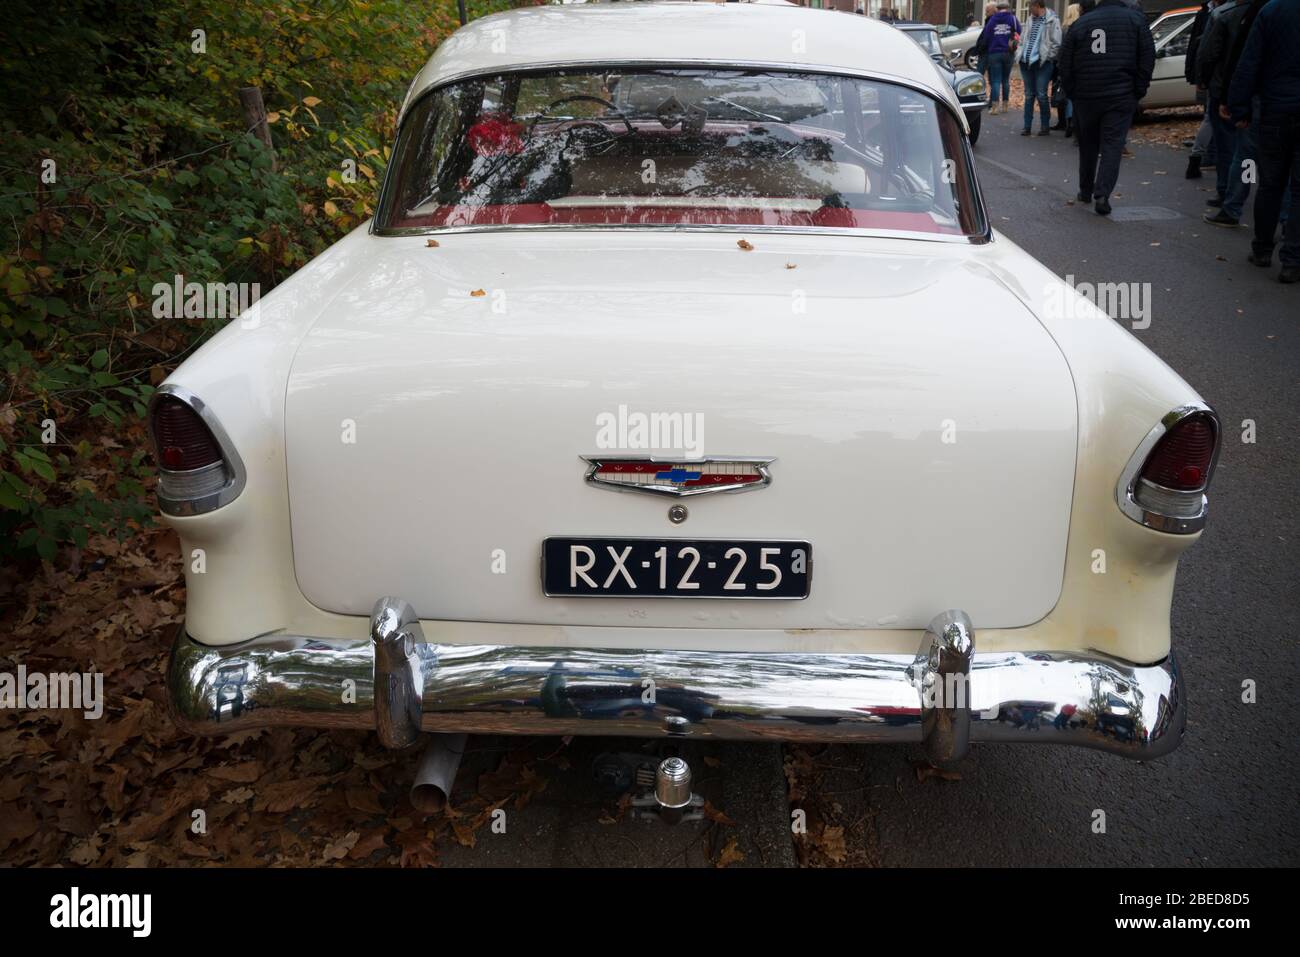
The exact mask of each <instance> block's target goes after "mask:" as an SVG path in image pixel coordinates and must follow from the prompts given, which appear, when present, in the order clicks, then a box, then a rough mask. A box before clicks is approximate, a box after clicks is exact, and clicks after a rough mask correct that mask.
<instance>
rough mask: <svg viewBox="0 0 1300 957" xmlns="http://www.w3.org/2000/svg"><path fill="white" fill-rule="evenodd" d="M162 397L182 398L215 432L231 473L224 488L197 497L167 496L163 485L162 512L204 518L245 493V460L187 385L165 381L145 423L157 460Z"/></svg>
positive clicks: (156, 394)
mask: <svg viewBox="0 0 1300 957" xmlns="http://www.w3.org/2000/svg"><path fill="white" fill-rule="evenodd" d="M163 396H171V397H172V398H174V399H179V400H180V401H182V402H184V403H185V404H186V405H188V406H189V407H190V408H191V409H193V410H194V411H195V412H197V413H198V415H199V418H200V419H202V420H203V424H204V425H206V426H207V427H208V429H209V430H210V431H211V432H212V437H213V438H214V439H216V440H217V447H218V448H220V449H221V457H222V459H224V460H225V463H226V467H227V468H228V469H229V470H230V480H229V481H228V482H227V483H226V484H225V486H224V487H222V488H220V489H218V490H217V491H215V492H210V493H208V494H207V495H202V496H199V497H198V498H184V499H177V498H170V497H168V496H167V495H166V493H165V492H164V491H163V488H162V485H161V484H160V485H159V487H158V490H157V492H158V507H159V508H160V509H162V512H163V514H165V515H201V514H203V513H204V512H211V511H213V510H214V509H218V508H221V506H223V505H228V504H230V503H231V502H233V501H234V500H235V499H236V498H238V497H239V493H240V492H242V491H243V490H244V485H245V483H246V482H247V481H248V473H247V472H246V471H245V470H244V461H243V459H241V458H240V457H239V453H238V452H236V451H235V443H234V442H231V441H230V436H229V435H227V434H226V430H225V429H223V428H222V427H221V423H220V422H218V421H217V417H216V416H215V415H214V414H213V413H212V410H211V409H210V408H208V406H207V405H206V404H205V403H204V402H203V400H202V399H200V398H199V397H198V396H197V395H195V394H194V393H193V392H191V391H190V390H189V389H187V388H185V387H184V386H180V385H175V384H173V383H167V382H164V383H163V384H162V385H160V386H159V387H158V388H157V390H156V391H155V392H154V394H153V396H151V397H150V399H149V408H148V411H147V412H146V413H145V422H146V425H147V426H148V429H149V440H150V441H151V442H152V443H153V447H154V461H156V462H158V463H161V462H162V449H161V448H160V447H159V446H158V436H156V435H155V434H154V431H153V409H154V406H155V405H156V404H157V403H158V401H159V400H160V399H162V397H163ZM161 468H162V466H161V464H160V465H159V469H160V470H161ZM196 471H198V470H196ZM181 474H185V473H181Z"/></svg>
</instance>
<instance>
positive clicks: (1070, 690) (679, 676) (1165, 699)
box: [168, 599, 1185, 762]
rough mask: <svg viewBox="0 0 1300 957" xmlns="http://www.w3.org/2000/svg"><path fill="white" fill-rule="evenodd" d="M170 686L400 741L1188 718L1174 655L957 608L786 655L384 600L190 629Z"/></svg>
mask: <svg viewBox="0 0 1300 957" xmlns="http://www.w3.org/2000/svg"><path fill="white" fill-rule="evenodd" d="M385 602H387V603H388V604H386V605H385ZM381 607H382V610H383V614H382V615H381V613H380V612H381ZM168 685H169V691H170V697H171V700H172V705H173V711H174V713H175V715H176V716H177V719H178V720H179V722H180V723H181V725H182V726H183V727H184V728H186V729H187V730H189V731H192V732H194V733H196V734H227V733H232V732H236V731H242V730H245V729H247V728H256V727H264V726H272V725H293V726H301V727H316V728H359V729H375V730H377V731H378V732H379V734H380V737H381V739H382V740H384V742H385V743H386V744H388V745H390V746H395V747H396V746H401V745H403V744H405V743H409V741H411V740H414V737H415V736H416V735H417V734H418V733H419V732H422V731H435V732H471V733H493V734H503V733H504V734H537V735H567V734H576V735H630V736H659V735H674V736H680V735H690V736H700V737H713V738H727V739H741V740H754V739H772V740H790V741H839V742H905V741H910V742H918V743H923V744H924V745H925V747H926V750H927V753H929V755H930V756H931V758H932V760H935V761H936V762H942V761H952V760H956V759H958V758H960V757H961V756H962V754H964V753H965V750H966V747H967V744H968V742H970V741H992V742H1008V743H1010V742H1023V743H1053V744H1072V745H1080V746H1083V747H1090V748H1097V749H1100V750H1103V751H1110V752H1112V753H1115V754H1121V755H1124V756H1126V757H1131V758H1140V759H1146V758H1154V757H1159V756H1160V755H1163V754H1167V753H1168V752H1170V751H1172V750H1173V749H1174V748H1175V747H1177V746H1178V743H1179V741H1180V739H1181V737H1182V733H1183V725H1184V721H1185V708H1184V702H1183V693H1182V688H1181V685H1180V682H1179V675H1178V668H1177V665H1176V663H1175V661H1174V658H1173V657H1172V655H1171V656H1170V657H1169V658H1167V659H1165V660H1164V661H1162V662H1160V663H1158V664H1154V665H1134V664H1131V663H1128V662H1124V661H1121V660H1119V659H1115V658H1109V657H1106V656H1102V655H1067V654H1061V653H1055V652H1052V653H1047V652H1034V653H1022V652H990V653H983V654H981V653H975V651H974V635H973V633H972V632H971V631H970V629H969V621H968V620H967V619H966V618H965V616H964V615H962V614H961V613H960V612H946V613H944V615H941V616H939V617H938V618H936V619H935V623H934V624H932V625H931V627H930V629H928V630H927V632H926V642H925V644H924V645H923V647H922V649H921V652H920V653H919V654H918V655H915V656H913V655H899V654H890V655H869V654H803V653H776V654H774V653H748V652H716V651H668V650H654V649H612V648H605V649H597V648H554V647H515V646H508V645H447V644H430V643H426V642H424V640H423V636H422V634H421V632H420V625H419V621H418V620H417V619H416V618H415V615H414V612H413V610H411V609H410V606H409V605H406V603H404V602H398V601H396V600H393V599H384V600H381V603H380V605H379V606H377V607H376V616H375V618H372V637H371V639H370V640H333V639H331V640H324V639H317V638H308V637H301V636H290V635H271V636H266V637H262V638H257V639H253V640H251V641H246V642H243V643H241V644H238V645H229V646H223V647H209V646H205V645H200V644H198V643H196V642H194V641H192V640H191V639H190V638H189V637H188V636H187V635H186V634H185V632H184V629H183V628H182V629H181V630H180V632H179V633H178V635H177V638H176V643H175V647H174V648H173V651H172V658H171V664H170V667H169V670H168Z"/></svg>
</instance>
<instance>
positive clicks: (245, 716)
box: [151, 4, 1219, 806]
mask: <svg viewBox="0 0 1300 957" xmlns="http://www.w3.org/2000/svg"><path fill="white" fill-rule="evenodd" d="M151 426H152V430H153V434H154V437H155V440H156V444H157V451H158V456H159V463H160V480H159V486H158V496H159V500H160V503H161V508H162V512H163V515H164V517H165V519H166V521H167V522H168V523H170V525H171V526H172V527H174V528H175V529H176V531H177V532H178V533H179V535H180V539H181V542H182V546H183V553H184V554H185V555H186V556H189V557H190V560H188V561H187V565H188V568H187V585H188V595H189V597H188V607H187V610H186V621H185V625H184V628H183V630H182V631H181V632H180V633H179V634H178V635H177V638H176V644H175V648H174V651H173V656H172V660H171V667H170V673H169V678H168V681H169V685H170V689H169V690H170V695H171V698H172V700H173V702H174V705H175V710H176V712H177V714H178V715H179V717H180V720H181V722H182V723H183V725H184V726H185V727H187V728H189V729H192V730H193V731H195V732H198V733H204V734H221V733H226V732H233V731H238V730H242V729H245V728H249V727H256V726H263V725H299V726H310V727H318V728H374V729H377V731H378V732H379V734H380V736H381V738H382V740H383V741H384V742H385V743H386V744H388V745H391V746H403V745H407V744H409V743H412V742H414V741H415V740H416V739H417V738H419V737H420V736H421V735H422V734H427V733H429V732H446V733H457V734H458V733H464V732H485V733H489V732H490V733H501V732H507V733H520V734H556V735H640V736H687V737H691V736H699V737H716V738H737V739H766V740H773V739H779V740H822V741H848V742H886V741H892V742H918V743H922V744H924V746H925V748H926V753H927V754H928V755H929V756H930V758H931V759H932V760H934V761H936V762H942V761H952V760H955V759H957V758H959V757H961V755H962V754H963V753H964V752H965V751H966V749H967V748H968V746H969V744H970V742H980V741H990V742H1036V743H1037V742H1043V743H1045V742H1053V743H1060V744H1075V745H1083V746H1087V747H1093V748H1100V749H1102V750H1106V751H1110V752H1114V753H1116V754H1121V755H1126V756H1128V757H1132V758H1151V757H1156V756H1158V755H1162V754H1165V753H1166V752H1168V751H1170V750H1171V749H1173V748H1174V747H1175V746H1176V745H1177V743H1178V741H1179V739H1180V736H1181V734H1182V731H1183V723H1184V697H1183V691H1182V686H1181V684H1180V679H1179V672H1178V668H1177V666H1176V664H1175V659H1174V656H1173V654H1172V652H1171V648H1170V627H1169V619H1170V602H1171V594H1172V591H1173V586H1174V575H1175V571H1176V568H1177V564H1178V558H1179V556H1180V555H1181V554H1182V552H1183V550H1184V549H1186V548H1187V547H1189V546H1190V545H1191V544H1192V543H1194V542H1195V541H1196V539H1197V537H1198V533H1199V532H1200V530H1201V527H1202V525H1203V523H1204V520H1205V511H1206V499H1205V489H1206V486H1207V484H1208V482H1209V480H1210V477H1211V474H1212V471H1213V467H1214V459H1215V456H1216V450H1217V446H1218V439H1219V425H1218V422H1217V419H1216V417H1215V414H1214V412H1213V411H1212V410H1211V409H1210V408H1209V407H1208V406H1207V405H1206V404H1205V403H1204V402H1202V400H1201V399H1200V398H1199V397H1198V395H1197V394H1196V392H1195V391H1193V390H1192V389H1191V388H1190V387H1189V386H1188V385H1187V383H1185V382H1184V381H1183V380H1182V379H1181V378H1179V377H1178V376H1177V375H1176V374H1175V373H1174V372H1172V371H1171V370H1170V369H1169V368H1168V367H1167V366H1165V365H1164V364H1163V363H1162V362H1161V361H1160V360H1159V359H1157V358H1156V357H1155V356H1154V355H1152V354H1151V353H1150V352H1149V351H1148V350H1147V349H1146V348H1144V347H1143V346H1142V345H1141V344H1139V343H1138V341H1137V340H1136V339H1134V338H1133V337H1132V336H1131V335H1130V334H1129V332H1128V331H1127V330H1126V329H1125V328H1124V327H1123V326H1122V325H1120V324H1119V323H1117V322H1115V321H1112V320H1111V319H1110V318H1109V317H1107V316H1106V315H1105V314H1104V313H1103V312H1102V311H1101V310H1099V309H1097V308H1095V307H1094V306H1093V305H1092V304H1091V303H1089V302H1088V301H1087V300H1085V299H1084V298H1082V297H1081V296H1079V295H1078V294H1077V293H1076V291H1075V290H1074V289H1073V288H1071V287H1070V286H1067V285H1066V284H1065V283H1063V282H1062V281H1061V280H1060V279H1058V278H1057V277H1056V276H1055V275H1054V274H1053V273H1051V272H1049V271H1048V270H1047V269H1046V268H1044V267H1043V266H1042V265H1040V264H1039V263H1038V262H1036V261H1035V260H1034V259H1032V258H1031V257H1029V256H1028V255H1026V254H1025V253H1024V252H1023V251H1022V250H1021V249H1019V248H1017V247H1016V246H1015V245H1014V244H1013V243H1011V242H1010V241H1008V240H1007V239H1006V238H1005V237H1003V236H1001V235H999V234H997V233H996V232H995V231H994V230H992V228H991V227H990V224H989V217H988V215H987V213H986V211H985V208H984V203H983V200H982V199H981V195H980V189H979V184H978V182H977V180H976V177H975V169H974V162H973V157H972V153H971V150H970V147H969V144H968V141H967V139H966V137H965V136H964V135H963V117H962V110H961V108H960V105H959V104H958V102H957V100H956V98H955V97H954V95H953V92H952V89H951V87H950V86H949V85H948V84H947V83H946V82H944V81H943V79H942V78H941V77H940V75H939V73H938V72H937V71H936V70H935V69H934V67H933V65H932V64H931V62H930V60H929V58H928V57H927V56H926V55H925V53H924V52H923V51H922V50H921V49H920V48H919V47H918V46H917V45H916V44H915V43H914V42H912V41H911V40H910V39H909V38H908V37H906V36H905V35H903V34H902V33H900V32H899V31H897V30H894V29H893V28H891V27H890V26H888V25H887V24H883V23H880V22H876V21H872V20H870V19H868V18H864V17H829V16H826V15H825V14H824V13H822V12H820V11H813V10H805V9H800V8H789V9H783V8H778V7H773V6H764V5H740V4H729V5H723V4H716V5H715V4H680V5H678V4H648V5H641V4H619V5H596V6H578V7H565V8H559V7H540V8H531V9H524V10H519V11H515V12H511V13H506V14H500V15H496V16H491V17H486V18H484V19H482V20H479V21H476V22H473V23H471V24H470V25H469V26H467V27H465V28H462V29H461V30H459V31H458V32H457V33H455V34H454V35H453V36H452V37H451V38H450V39H448V40H447V41H446V42H445V43H444V44H443V45H442V46H441V47H440V48H439V49H438V51H437V52H436V54H435V55H434V56H433V58H432V59H431V60H430V61H429V63H428V65H427V66H425V68H424V69H423V70H422V71H421V72H420V74H419V75H418V76H417V77H416V79H415V82H414V83H413V84H412V86H411V89H410V92H409V94H408V96H407V98H406V102H405V105H404V106H403V108H402V113H401V121H400V129H399V132H398V135H397V140H396V145H395V148H394V151H393V156H392V161H391V163H390V164H389V167H388V170H387V174H386V178H385V182H384V185H383V191H382V198H381V201H380V204H379V212H378V214H377V215H376V217H375V219H374V221H373V222H371V223H369V224H367V225H365V226H364V227H362V228H359V229H357V230H356V231H355V232H353V233H352V234H351V235H349V236H348V237H346V238H345V239H343V240H342V241H341V242H339V243H338V244H337V245H335V246H334V247H333V248H331V249H329V250H328V251H326V252H325V253H324V254H322V255H321V256H320V257H319V258H317V259H316V260H315V261H313V262H312V263H310V264H309V265H308V266H306V267H305V268H303V269H302V270H300V271H299V272H298V273H297V274H296V275H294V276H293V277H292V278H291V279H289V280H288V281H287V282H285V283H283V284H282V285H280V286H279V287H278V288H276V289H275V290H274V291H273V292H272V293H271V294H270V295H268V296H267V297H266V298H265V299H263V300H262V301H261V302H259V303H258V304H257V305H256V307H255V308H254V309H253V310H251V311H250V312H249V313H248V314H246V315H245V316H243V317H242V318H241V319H240V320H237V321H234V322H232V323H231V324H230V325H229V326H228V327H227V328H226V329H224V330H223V331H222V332H221V333H220V334H219V335H217V336H216V337H215V338H213V339H212V340H211V341H210V342H208V343H207V344H206V345H205V346H204V347H203V348H202V349H201V350H199V351H198V353H197V354H195V355H194V356H193V357H192V358H191V359H189V360H188V361H186V362H185V363H184V364H183V365H182V366H181V367H180V368H179V369H177V370H176V372H175V374H174V375H172V376H171V378H170V379H168V380H167V382H166V383H164V384H163V385H162V386H161V387H160V389H159V390H158V393H157V396H156V398H155V400H154V402H153V405H152V410H151ZM432 737H433V738H434V739H435V741H436V740H439V739H441V738H442V737H443V735H440V734H434V735H433V736H432ZM451 764H452V770H453V771H454V760H453V761H451ZM670 770H671V769H670ZM677 772H678V777H677V779H676V780H677V781H678V783H680V768H679V769H677ZM671 784H672V781H669V785H671ZM668 791H669V793H670V794H671V787H669V789H668ZM663 803H665V806H671V802H668V801H667V800H666V799H665V801H664V802H663Z"/></svg>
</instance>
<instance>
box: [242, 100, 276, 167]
mask: <svg viewBox="0 0 1300 957" xmlns="http://www.w3.org/2000/svg"><path fill="white" fill-rule="evenodd" d="M239 105H240V106H241V107H243V111H244V129H245V130H247V131H248V132H250V133H252V134H253V135H254V136H256V137H257V138H258V139H259V140H261V141H262V143H263V144H264V145H265V146H266V148H267V149H268V150H270V151H271V169H275V167H276V163H275V146H274V145H273V144H272V143H271V127H270V126H269V125H267V122H266V104H264V103H263V102H262V91H261V90H260V89H258V88H257V87H255V86H243V87H240V88H239Z"/></svg>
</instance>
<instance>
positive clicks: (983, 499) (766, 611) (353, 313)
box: [285, 230, 1077, 628]
mask: <svg viewBox="0 0 1300 957" xmlns="http://www.w3.org/2000/svg"><path fill="white" fill-rule="evenodd" d="M438 238H439V244H440V245H439V246H438V247H437V248H429V247H427V246H426V242H425V240H424V239H423V238H419V237H415V238H406V237H403V238H396V237H392V238H378V237H377V238H373V239H371V240H369V241H368V242H367V244H366V246H365V248H366V253H367V254H368V255H370V256H372V257H373V261H372V263H371V266H370V267H369V268H368V269H365V270H363V271H362V272H361V273H360V274H359V276H358V278H357V279H356V280H355V281H353V282H351V283H350V284H349V285H348V286H347V288H346V289H345V290H344V291H343V292H342V293H341V294H340V295H339V296H338V297H337V298H335V299H334V301H333V302H332V303H331V304H330V305H329V306H327V307H326V308H325V310H324V311H323V313H322V315H321V316H320V318H319V319H318V321H317V322H316V323H315V325H314V327H313V329H312V331H311V333H310V335H309V336H308V337H307V339H306V340H305V341H304V343H303V345H302V347H301V349H300V351H299V353H298V355H297V357H296V358H295V361H294V365H293V370H292V374H291V377H290V383H289V390H288V396H287V400H286V401H287V407H286V416H285V421H286V430H287V435H286V442H287V453H288V467H289V502H290V509H291V515H292V528H293V543H294V556H295V562H296V570H297V577H298V582H299V584H300V586H301V588H302V590H303V593H304V594H305V595H306V597H307V598H308V599H309V600H310V601H312V602H313V603H314V604H316V605H318V606H319V607H321V608H323V609H326V610H328V611H332V612H338V613H341V614H348V615H366V614H369V612H370V609H371V606H372V604H373V603H374V601H375V599H376V598H377V597H379V596H381V595H398V596H401V597H402V598H405V599H407V600H408V601H410V602H411V603H412V604H413V605H414V607H415V608H416V610H417V611H418V612H419V613H420V615H421V616H422V617H425V618H442V619H461V620H481V621H510V622H530V623H548V624H562V625H595V624H603V625H645V626H652V627H735V628H840V627H842V628H880V627H885V628H920V627H924V625H925V624H926V623H927V622H928V620H929V619H930V618H931V617H932V616H933V615H934V614H936V613H937V612H939V611H941V610H943V609H946V608H953V607H955V608H962V609H965V610H966V611H967V612H968V613H969V614H970V615H971V617H972V619H973V621H974V622H975V624H976V627H981V628H992V627H998V628H1006V627H1015V626H1019V625H1026V624H1030V623H1032V622H1034V621H1037V620H1038V619H1040V618H1041V617H1042V616H1044V615H1045V614H1046V613H1047V612H1048V611H1050V610H1051V608H1052V607H1053V606H1054V605H1055V603H1056V601H1057V598H1058V596H1059V594H1060V590H1061V580H1062V572H1063V566H1064V561H1065V549H1066V538H1067V533H1068V529H1069V514H1070V502H1071V494H1072V489H1073V482H1074V466H1075V448H1076V428H1077V424H1076V423H1077V416H1076V404H1075V396H1074V390H1073V385H1072V381H1071V377H1070V372H1069V369H1068V368H1067V366H1066V363H1065V360H1064V358H1063V357H1062V356H1061V354H1060V352H1059V350H1058V349H1057V347H1056V345H1055V344H1054V342H1053V341H1052V339H1051V338H1050V337H1049V336H1048V334H1047V333H1046V332H1045V331H1044V329H1043V328H1042V327H1041V325H1040V324H1039V323H1038V322H1037V320H1036V319H1035V318H1034V317H1033V316H1032V315H1031V314H1030V313H1029V312H1028V311H1027V310H1026V309H1025V308H1024V306H1023V305H1022V304H1021V303H1020V302H1019V301H1018V300H1017V299H1016V298H1015V297H1013V296H1012V295H1011V294H1010V293H1009V292H1008V291H1007V290H1006V289H1005V288H1004V287H1003V286H1002V285H1001V283H999V282H998V281H997V280H996V279H994V278H993V277H992V276H991V275H990V274H989V273H988V272H987V271H986V270H984V269H983V268H982V267H981V266H979V265H977V264H976V260H977V259H978V249H977V248H975V247H967V246H965V245H954V244H947V243H929V242H915V241H911V242H909V241H903V240H897V241H895V240H885V239H870V238H863V237H850V236H835V235H827V236H810V235H787V234H763V233H758V234H753V235H747V236H746V237H745V238H746V239H747V240H748V241H749V242H750V243H752V245H753V247H754V248H753V249H752V250H749V251H745V250H742V249H740V248H738V246H737V240H738V239H739V238H740V235H739V234H730V233H726V232H705V233H677V232H650V231H644V232H638V231H609V232H598V231H588V232H574V233H564V232H557V231H537V232H528V231H522V230H517V231H513V232H512V231H506V232H499V233H477V234H444V235H442V236H439V237H438ZM478 290H482V292H483V294H482V295H476V294H475V292H476V291H478ZM620 406H622V407H624V408H625V410H626V412H627V413H629V414H630V413H638V412H639V413H655V412H659V413H683V414H685V415H691V414H695V413H699V414H701V415H702V416H703V436H702V438H703V453H704V455H706V456H727V455H732V456H761V457H766V458H772V459H774V460H775V461H773V462H772V464H771V466H770V472H771V479H772V481H771V484H770V486H768V487H766V488H762V489H756V490H752V491H747V492H744V493H741V494H710V495H698V496H691V497H688V498H682V499H673V498H668V497H660V496H658V495H649V494H635V493H623V492H618V491H611V490H607V489H601V488H595V487H592V486H589V485H587V484H586V483H585V482H584V475H585V473H586V469H587V464H586V463H585V462H583V461H582V459H581V458H580V456H583V455H596V454H598V453H602V452H604V453H606V454H613V455H636V454H638V452H637V450H628V449H623V450H614V449H602V448H599V447H598V445H597V436H598V422H599V421H600V420H599V418H598V417H599V416H601V415H602V414H613V415H615V416H617V415H618V414H619V410H620ZM349 439H353V440H354V441H349ZM656 454H659V455H662V454H663V451H662V450H661V451H660V452H657V453H656ZM676 502H680V503H682V504H685V505H686V506H687V507H688V508H689V511H690V516H689V518H688V519H687V521H685V522H684V523H682V524H680V525H674V524H672V523H670V522H669V521H668V518H667V512H668V509H669V507H670V506H671V505H673V504H674V503H676ZM548 536H592V537H613V538H636V537H647V538H674V539H683V540H689V539H737V540H757V539H797V540H807V541H809V542H810V543H811V544H812V548H813V554H814V559H815V563H814V569H813V572H812V578H811V594H810V595H809V597H808V598H807V599H805V600H802V601H779V600H772V601H730V600H706V599H700V600H667V599H641V598H638V599H606V598H595V599H593V598H548V597H545V596H544V595H543V593H542V587H541V580H540V571H539V557H540V553H541V543H542V541H543V539H545V538H547V537H548ZM502 568H504V571H502Z"/></svg>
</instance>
